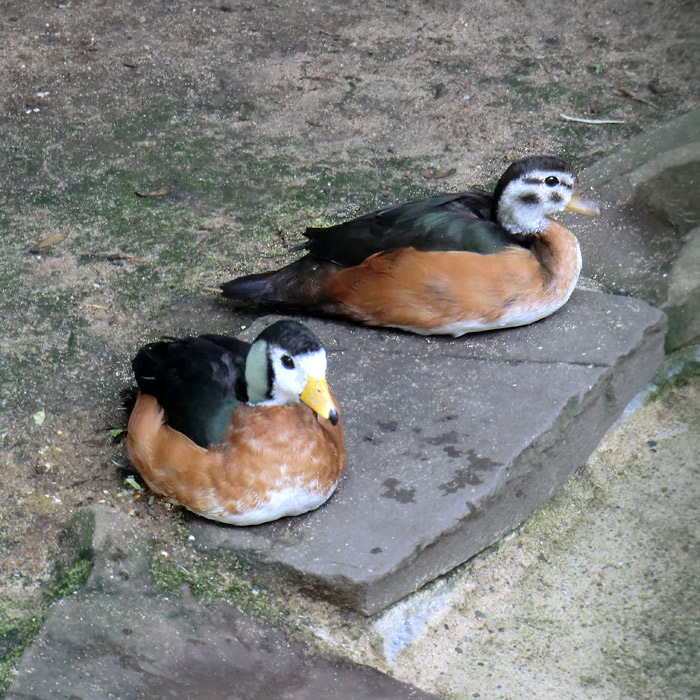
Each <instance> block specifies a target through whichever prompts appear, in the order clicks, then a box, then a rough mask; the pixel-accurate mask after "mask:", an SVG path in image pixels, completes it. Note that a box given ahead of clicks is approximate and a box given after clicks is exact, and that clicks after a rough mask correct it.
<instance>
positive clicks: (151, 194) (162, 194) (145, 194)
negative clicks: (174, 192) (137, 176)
mask: <svg viewBox="0 0 700 700" xmlns="http://www.w3.org/2000/svg"><path fill="white" fill-rule="evenodd" d="M168 192H170V188H169V187H161V188H160V189H159V190H153V191H152V192H139V191H138V190H134V194H135V195H136V196H137V197H165V195H166V194H168Z"/></svg>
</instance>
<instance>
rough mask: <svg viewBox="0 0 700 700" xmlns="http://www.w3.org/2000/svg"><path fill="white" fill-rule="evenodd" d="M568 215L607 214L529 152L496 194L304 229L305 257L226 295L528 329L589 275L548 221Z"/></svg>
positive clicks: (459, 330) (565, 174)
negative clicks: (582, 273) (581, 276)
mask: <svg viewBox="0 0 700 700" xmlns="http://www.w3.org/2000/svg"><path fill="white" fill-rule="evenodd" d="M563 210H569V211H573V212H577V213H579V214H585V215H589V216H598V215H599V214H600V209H599V208H598V206H597V205H596V204H595V202H593V201H592V200H590V199H589V198H588V197H587V196H586V195H585V194H584V193H583V191H582V190H580V189H579V188H577V181H576V175H575V173H574V171H573V169H572V168H571V166H570V165H568V164H567V163H566V162H564V161H563V160H561V159H559V158H556V157H554V156H529V157H526V158H523V159H521V160H518V161H516V162H514V163H512V164H511V165H510V166H509V167H508V168H507V170H506V171H505V172H504V173H503V175H502V176H501V177H500V179H499V180H498V183H497V184H496V187H495V189H494V191H493V193H489V192H486V191H483V190H471V191H466V192H459V193H453V194H440V195H435V196H431V197H428V198H427V199H421V200H416V201H410V202H404V203H400V204H394V205H391V206H388V207H385V208H383V209H379V210H378V211H373V212H370V213H368V214H365V215H363V216H360V217H358V218H356V219H352V220H350V221H346V222H344V223H341V224H338V225H335V226H330V227H327V228H307V229H306V231H305V233H304V235H305V236H306V238H307V241H306V242H305V243H304V244H302V245H301V246H298V247H297V248H295V249H294V250H304V251H306V255H305V256H304V257H303V258H301V259H299V260H297V261H295V262H293V263H291V264H289V265H287V266H286V267H283V268H281V269H279V270H275V271H272V272H263V273H258V274H253V275H247V276H244V277H238V278H236V279H234V280H232V281H230V282H227V283H225V284H223V285H221V288H220V292H221V293H222V294H223V296H224V297H226V298H229V299H233V300H235V301H236V302H242V303H246V304H254V305H261V306H269V307H275V308H282V309H284V310H285V311H288V312H290V313H302V314H310V315H323V316H340V317H345V318H349V319H351V320H353V321H355V322H359V323H361V324H365V325H368V326H387V327H391V328H399V329H402V330H405V331H410V332H413V333H418V334H422V335H450V336H454V337H459V336H461V335H463V334H465V333H473V332H478V331H487V330H494V329H500V328H509V327H513V326H522V325H527V324H530V323H533V322H535V321H538V320H540V319H542V318H544V317H546V316H549V315H550V314H552V313H554V312H555V311H557V309H559V308H560V307H561V306H563V305H564V304H565V303H566V302H567V301H568V299H569V297H570V296H571V293H572V292H573V290H574V288H575V286H576V282H577V280H578V277H579V274H580V271H581V249H580V247H579V244H578V240H577V239H576V236H575V235H574V234H573V233H571V232H570V231H569V230H568V229H567V228H565V227H564V226H563V225H562V224H561V223H559V222H558V221H556V220H555V219H552V218H551V216H552V215H553V214H556V213H557V212H560V211H563Z"/></svg>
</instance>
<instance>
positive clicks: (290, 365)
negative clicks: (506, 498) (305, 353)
mask: <svg viewBox="0 0 700 700" xmlns="http://www.w3.org/2000/svg"><path fill="white" fill-rule="evenodd" d="M282 364H283V365H284V366H285V367H286V368H287V369H294V360H293V359H292V358H291V357H289V355H282Z"/></svg>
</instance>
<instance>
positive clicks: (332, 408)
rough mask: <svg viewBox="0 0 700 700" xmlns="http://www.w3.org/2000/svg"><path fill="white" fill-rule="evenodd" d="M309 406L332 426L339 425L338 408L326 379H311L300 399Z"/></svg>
mask: <svg viewBox="0 0 700 700" xmlns="http://www.w3.org/2000/svg"><path fill="white" fill-rule="evenodd" d="M299 398H301V400H302V401H303V402H304V403H305V404H306V405H307V406H310V407H311V408H313V410H314V411H316V413H318V415H319V416H321V418H327V419H328V420H329V421H330V422H331V424H332V425H337V424H338V408H337V406H336V405H335V401H334V400H333V397H332V396H331V390H330V389H329V388H328V383H327V382H326V378H325V377H322V378H321V379H317V378H316V377H309V379H308V381H307V382H306V387H304V391H302V392H301V396H300V397H299Z"/></svg>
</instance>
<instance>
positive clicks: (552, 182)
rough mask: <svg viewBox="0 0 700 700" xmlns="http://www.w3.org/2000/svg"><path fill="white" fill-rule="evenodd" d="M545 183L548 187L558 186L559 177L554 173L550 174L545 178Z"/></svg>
mask: <svg viewBox="0 0 700 700" xmlns="http://www.w3.org/2000/svg"><path fill="white" fill-rule="evenodd" d="M544 184H545V185H547V186H548V187H556V186H557V185H558V184H559V178H558V177H554V175H550V176H549V177H546V178H545V179H544Z"/></svg>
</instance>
